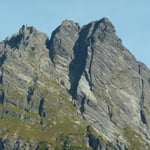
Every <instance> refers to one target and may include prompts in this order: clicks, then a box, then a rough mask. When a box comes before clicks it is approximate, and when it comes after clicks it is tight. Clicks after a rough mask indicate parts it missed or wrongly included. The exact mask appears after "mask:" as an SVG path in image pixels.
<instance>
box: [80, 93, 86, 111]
mask: <svg viewBox="0 0 150 150" xmlns="http://www.w3.org/2000/svg"><path fill="white" fill-rule="evenodd" d="M85 101H86V97H85V96H84V97H83V98H82V100H81V106H80V112H81V114H83V113H84V112H85V107H84V105H85Z"/></svg>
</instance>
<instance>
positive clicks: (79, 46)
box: [69, 24, 91, 98]
mask: <svg viewBox="0 0 150 150" xmlns="http://www.w3.org/2000/svg"><path fill="white" fill-rule="evenodd" d="M90 26H91V25H90V24H89V25H87V26H86V27H85V28H83V29H82V30H81V31H80V33H79V39H78V40H77V41H76V43H75V46H74V48H73V50H74V60H73V61H72V62H71V63H70V65H69V80H70V83H71V88H70V90H69V93H70V94H71V95H72V97H73V98H75V97H76V93H77V87H78V83H79V80H80V78H81V76H82V74H83V72H84V70H85V65H86V58H87V47H88V46H89V42H88V41H87V40H86V38H87V35H88V33H89V28H90Z"/></svg>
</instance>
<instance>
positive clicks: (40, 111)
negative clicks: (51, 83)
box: [39, 98, 46, 118]
mask: <svg viewBox="0 0 150 150" xmlns="http://www.w3.org/2000/svg"><path fill="white" fill-rule="evenodd" d="M44 102H45V100H44V98H41V100H40V104H39V115H40V116H41V117H44V118H45V117H46V114H45V112H44Z"/></svg>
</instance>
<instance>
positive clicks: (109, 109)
mask: <svg viewBox="0 0 150 150" xmlns="http://www.w3.org/2000/svg"><path fill="white" fill-rule="evenodd" d="M107 107H108V115H109V118H110V120H111V121H112V116H113V112H112V109H111V107H110V106H109V105H108V106H107Z"/></svg>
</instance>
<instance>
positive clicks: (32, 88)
mask: <svg viewBox="0 0 150 150" xmlns="http://www.w3.org/2000/svg"><path fill="white" fill-rule="evenodd" d="M33 95H34V87H33V86H30V87H28V95H27V103H28V104H29V103H30V102H31V100H32V96H33Z"/></svg>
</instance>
